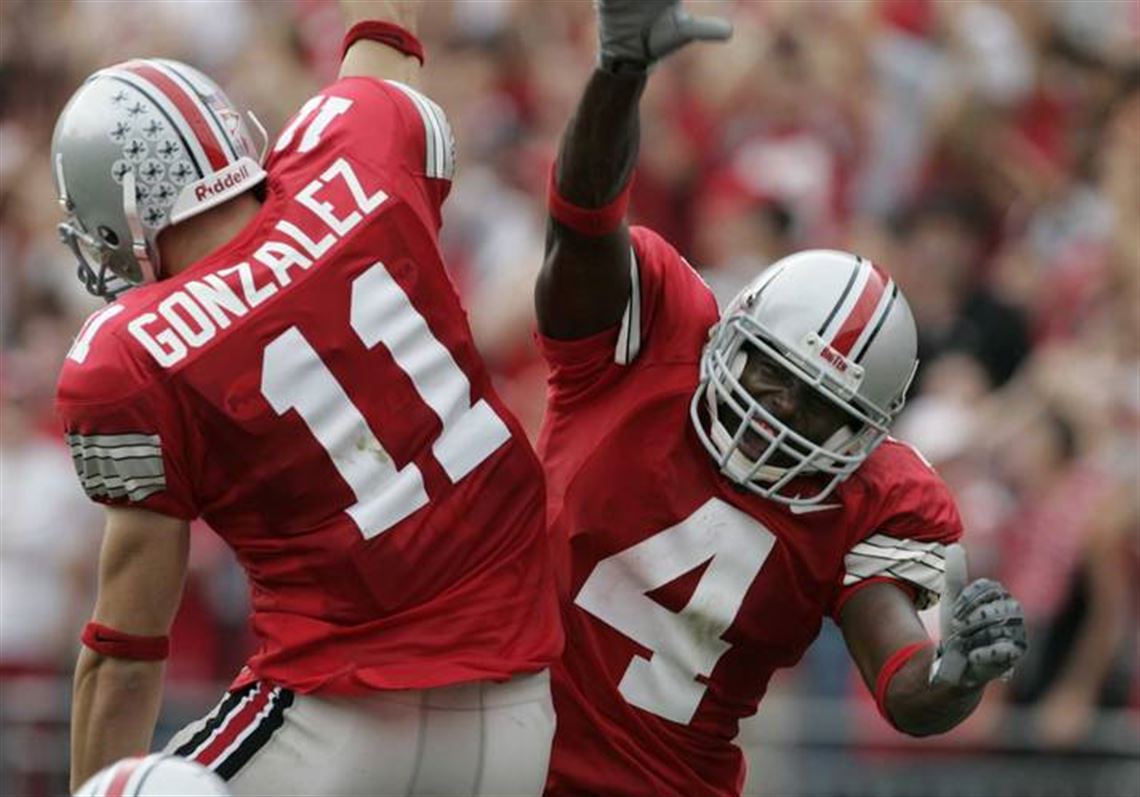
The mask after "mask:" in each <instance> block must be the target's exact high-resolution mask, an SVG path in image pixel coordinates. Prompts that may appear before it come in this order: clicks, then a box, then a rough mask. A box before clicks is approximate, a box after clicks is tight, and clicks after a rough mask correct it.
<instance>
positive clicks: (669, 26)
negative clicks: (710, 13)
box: [594, 0, 732, 72]
mask: <svg viewBox="0 0 1140 797" xmlns="http://www.w3.org/2000/svg"><path fill="white" fill-rule="evenodd" d="M594 8H595V10H596V11H597V13H598V38H599V47H598V61H599V63H600V65H601V67H602V69H605V70H606V71H608V72H621V71H644V70H647V69H649V67H651V66H652V65H653V64H654V63H655V62H656V61H658V60H660V59H662V58H664V57H665V56H667V55H669V54H670V53H672V52H673V51H675V50H679V49H681V48H682V47H684V46H685V45H686V44H688V43H689V42H694V41H724V40H726V39H728V38H729V37H730V36H731V35H732V23H731V22H729V21H728V20H725V19H719V18H717V17H694V16H690V15H689V14H688V13H687V12H686V11H685V10H684V9H683V8H681V0H594Z"/></svg>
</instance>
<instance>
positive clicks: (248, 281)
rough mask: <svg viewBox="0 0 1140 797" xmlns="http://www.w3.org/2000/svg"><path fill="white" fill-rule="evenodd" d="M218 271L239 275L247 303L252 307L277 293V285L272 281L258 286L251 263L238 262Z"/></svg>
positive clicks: (223, 273) (224, 273)
mask: <svg viewBox="0 0 1140 797" xmlns="http://www.w3.org/2000/svg"><path fill="white" fill-rule="evenodd" d="M218 273H219V274H222V275H229V274H237V275H238V280H239V282H240V283H241V292H242V295H243V296H244V297H245V303H246V304H247V305H249V306H250V307H251V308H253V307H257V306H258V305H259V304H261V303H262V302H264V301H265V300H266V299H268V298H269V297H270V296H272V295H273V294H275V293H277V286H276V285H274V284H272V283H266V284H265V285H262V286H258V284H257V283H256V282H254V279H253V269H251V268H250V267H249V263H238V264H237V265H236V266H230V267H229V268H221V269H218Z"/></svg>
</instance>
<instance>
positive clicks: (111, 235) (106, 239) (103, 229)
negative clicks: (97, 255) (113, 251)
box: [98, 224, 119, 247]
mask: <svg viewBox="0 0 1140 797" xmlns="http://www.w3.org/2000/svg"><path fill="white" fill-rule="evenodd" d="M98 233H99V237H100V238H101V239H102V240H103V243H105V244H107V245H108V246H114V247H118V245H119V236H118V234H117V233H116V232H115V231H114V230H112V229H111V228H110V227H107V226H104V225H102V224H100V225H99V228H98Z"/></svg>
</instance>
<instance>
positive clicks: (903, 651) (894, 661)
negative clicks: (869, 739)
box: [875, 639, 933, 726]
mask: <svg viewBox="0 0 1140 797" xmlns="http://www.w3.org/2000/svg"><path fill="white" fill-rule="evenodd" d="M932 644H933V643H932V642H931V641H930V640H929V639H928V640H926V641H925V642H914V643H912V644H910V645H906V646H904V647H901V648H899V649H898V650H896V651H895V652H894V653H892V654H891V656H890V658H888V659H887V660H886V661H885V662H883V668H882V669H881V670H879V677H878V678H876V679H875V705H876V706H878V707H879V713H880V714H882V715H883V719H885V720H886V721H887V722H889V723H890V724H891V725H892V726H893V725H894V724H895V721H894V720H893V719H891V715H890V712H888V711H887V689H888V688H890V685H891V679H892V678H894V677H895V674H896V673H898V671H899V670H901V669H902V668H903V666H904V665H905V664H906V663H907V662H908V661H910V660H911V659H912V658H913V657H914V655H915V654H916V653H918V652H919V651H920V650H925V649H926V648H928V647H930V646H931V645H932Z"/></svg>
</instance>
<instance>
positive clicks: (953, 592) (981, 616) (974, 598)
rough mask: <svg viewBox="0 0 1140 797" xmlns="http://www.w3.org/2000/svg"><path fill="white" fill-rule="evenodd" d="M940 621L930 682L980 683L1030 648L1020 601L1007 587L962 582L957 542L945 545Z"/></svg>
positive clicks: (963, 564) (968, 685)
mask: <svg viewBox="0 0 1140 797" xmlns="http://www.w3.org/2000/svg"><path fill="white" fill-rule="evenodd" d="M940 619H941V626H942V641H941V642H939V644H938V653H937V655H936V656H935V657H934V664H933V666H932V667H931V671H930V680H931V683H948V684H953V685H955V686H961V687H964V688H967V689H973V688H976V687H979V686H981V685H983V684H985V683H987V682H989V681H992V680H993V679H994V678H999V677H1001V676H1003V675H1005V674H1006V673H1008V672H1010V671H1011V670H1012V669H1013V666H1014V665H1015V664H1016V663H1017V661H1018V659H1020V658H1021V657H1022V656H1023V655H1025V651H1026V650H1027V649H1028V647H1029V644H1028V642H1027V641H1026V638H1025V616H1024V614H1023V613H1022V611H1021V604H1019V603H1018V602H1017V601H1016V600H1015V599H1014V598H1013V596H1011V595H1010V594H1009V590H1007V589H1006V588H1005V587H1003V586H1002V585H1001V584H999V583H998V582H996V581H992V580H991V579H988V578H980V579H978V580H977V581H974V582H973V583H971V584H970V585H969V586H966V554H965V551H963V550H962V546H961V545H948V546H946V586H945V589H944V590H943V592H942V609H941V618H940Z"/></svg>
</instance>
